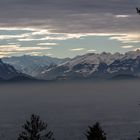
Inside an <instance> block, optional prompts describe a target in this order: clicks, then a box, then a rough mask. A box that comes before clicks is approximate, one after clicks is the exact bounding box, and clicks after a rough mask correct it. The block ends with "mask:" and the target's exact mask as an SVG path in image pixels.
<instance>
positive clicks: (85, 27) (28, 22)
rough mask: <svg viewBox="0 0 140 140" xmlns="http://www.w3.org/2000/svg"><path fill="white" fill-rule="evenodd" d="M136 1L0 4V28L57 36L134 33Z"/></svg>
mask: <svg viewBox="0 0 140 140" xmlns="http://www.w3.org/2000/svg"><path fill="white" fill-rule="evenodd" d="M139 5H140V1H139V0H105V1H103V0H69V1H68V0H1V1H0V26H16V27H20V26H21V27H27V26H28V27H36V28H45V29H49V30H51V32H58V33H81V32H82V33H97V32H100V33H101V32H137V29H138V28H139V25H140V19H139V15H137V14H136V10H135V7H137V6H139Z"/></svg>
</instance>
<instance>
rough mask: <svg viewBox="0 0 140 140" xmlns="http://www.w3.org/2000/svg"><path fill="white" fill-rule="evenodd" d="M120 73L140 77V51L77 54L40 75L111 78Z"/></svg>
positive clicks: (58, 77)
mask: <svg viewBox="0 0 140 140" xmlns="http://www.w3.org/2000/svg"><path fill="white" fill-rule="evenodd" d="M120 74H127V75H131V76H137V77H140V51H138V50H137V51H132V52H127V53H125V54H119V53H115V54H110V53H102V54H94V53H93V54H86V55H82V56H77V57H75V58H73V59H71V60H70V61H67V62H66V63H63V64H60V65H57V66H52V67H51V68H49V69H47V70H45V71H42V72H41V73H40V74H39V75H38V77H40V78H43V79H48V80H50V79H86V78H88V79H95V78H100V79H109V78H112V77H114V76H115V75H120ZM128 77H129V76H128Z"/></svg>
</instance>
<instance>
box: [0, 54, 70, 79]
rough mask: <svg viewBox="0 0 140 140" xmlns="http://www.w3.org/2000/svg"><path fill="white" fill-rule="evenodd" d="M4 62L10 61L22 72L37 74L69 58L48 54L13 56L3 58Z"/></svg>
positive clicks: (9, 62)
mask: <svg viewBox="0 0 140 140" xmlns="http://www.w3.org/2000/svg"><path fill="white" fill-rule="evenodd" d="M2 60H3V62H5V63H8V64H10V65H12V66H14V68H15V69H16V70H18V71H20V72H22V73H25V74H28V75H31V76H34V77H35V76H36V75H38V73H40V72H41V71H43V70H45V69H48V68H49V67H50V66H52V65H53V66H54V65H58V64H60V63H63V62H65V61H68V60H69V59H68V58H66V59H59V58H52V57H48V56H30V55H24V56H12V57H5V58H2Z"/></svg>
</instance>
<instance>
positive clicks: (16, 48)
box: [0, 45, 52, 56]
mask: <svg viewBox="0 0 140 140" xmlns="http://www.w3.org/2000/svg"><path fill="white" fill-rule="evenodd" d="M50 49H52V48H51V47H21V46H20V45H0V54H1V55H2V56H7V55H11V54H15V53H16V54H20V53H32V52H40V51H42V50H43V51H46V50H50Z"/></svg>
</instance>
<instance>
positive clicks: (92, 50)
mask: <svg viewBox="0 0 140 140" xmlns="http://www.w3.org/2000/svg"><path fill="white" fill-rule="evenodd" d="M87 52H89V53H90V52H96V50H94V49H91V50H87Z"/></svg>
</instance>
